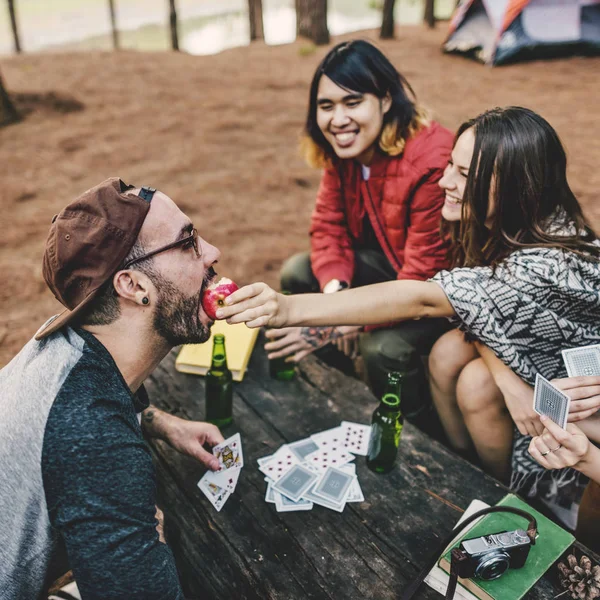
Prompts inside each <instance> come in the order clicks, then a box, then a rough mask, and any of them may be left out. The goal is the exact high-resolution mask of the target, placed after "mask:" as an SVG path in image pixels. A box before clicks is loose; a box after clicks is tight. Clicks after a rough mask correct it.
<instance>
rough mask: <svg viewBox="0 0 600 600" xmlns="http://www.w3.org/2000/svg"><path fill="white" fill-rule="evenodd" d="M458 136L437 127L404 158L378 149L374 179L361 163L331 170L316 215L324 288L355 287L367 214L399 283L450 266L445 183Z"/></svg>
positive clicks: (412, 143)
mask: <svg viewBox="0 0 600 600" xmlns="http://www.w3.org/2000/svg"><path fill="white" fill-rule="evenodd" d="M452 141H453V135H452V133H451V132H450V131H448V130H447V129H445V128H444V127H442V126H441V125H439V124H438V123H435V122H433V123H432V124H431V125H430V126H429V127H427V128H425V129H422V130H421V131H420V132H419V133H418V134H417V135H416V136H415V137H413V138H411V139H410V140H408V141H407V143H406V147H405V149H404V152H403V153H402V154H401V155H400V156H397V157H391V156H387V155H384V154H382V153H380V152H376V154H375V158H374V159H373V163H372V164H371V174H370V177H369V180H368V181H363V179H362V174H361V167H360V164H359V163H358V162H357V161H354V160H344V161H339V162H338V163H337V164H336V165H335V166H334V167H333V168H331V169H326V170H325V171H324V174H323V178H322V180H321V185H320V187H319V191H318V194H317V204H316V207H315V210H314V212H313V215H312V222H311V228H310V234H311V248H312V251H311V263H312V269H313V272H314V274H315V276H316V278H317V279H318V280H319V284H320V285H321V289H322V288H323V286H324V285H325V284H326V283H327V282H328V281H331V280H332V279H339V280H340V281H347V282H349V283H350V282H352V277H353V275H354V251H353V247H354V245H355V244H357V243H360V242H361V239H362V230H363V220H364V216H365V211H366V213H367V214H368V215H369V218H370V220H371V223H372V225H373V229H374V231H375V234H376V236H377V239H378V241H379V244H380V246H381V248H382V250H383V251H384V253H385V255H386V256H387V258H388V260H389V261H390V264H391V265H392V266H393V267H394V268H395V269H396V272H397V273H398V279H428V278H429V277H431V276H433V275H434V274H435V273H437V272H438V271H440V270H442V269H445V268H447V267H448V266H449V262H448V258H447V252H448V247H447V244H446V243H445V242H444V241H442V239H441V238H440V222H441V210H442V205H443V204H444V192H443V191H442V190H441V189H440V187H439V186H438V181H439V180H440V178H441V177H442V173H443V171H444V168H445V167H446V164H447V163H448V159H449V157H450V152H451V149H452Z"/></svg>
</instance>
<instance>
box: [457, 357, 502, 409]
mask: <svg viewBox="0 0 600 600" xmlns="http://www.w3.org/2000/svg"><path fill="white" fill-rule="evenodd" d="M456 399H457V401H458V406H459V408H460V410H461V412H462V413H463V414H477V413H482V412H486V411H489V410H491V409H498V410H501V409H502V406H503V398H502V394H501V393H500V390H499V389H498V387H497V386H496V383H495V382H494V378H493V377H492V374H491V373H490V370H489V369H488V368H487V366H486V364H485V362H484V361H483V359H482V358H476V359H475V360H472V361H471V362H469V364H467V365H466V366H465V367H464V369H463V370H462V371H461V373H460V376H459V378H458V382H457V384H456Z"/></svg>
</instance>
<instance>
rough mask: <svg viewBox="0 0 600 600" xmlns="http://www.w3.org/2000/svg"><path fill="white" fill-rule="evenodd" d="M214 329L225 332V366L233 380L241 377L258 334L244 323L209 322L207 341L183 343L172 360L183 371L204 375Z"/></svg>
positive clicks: (207, 366)
mask: <svg viewBox="0 0 600 600" xmlns="http://www.w3.org/2000/svg"><path fill="white" fill-rule="evenodd" d="M215 333H222V334H223V335H224V336H225V352H226V353H227V366H228V367H229V369H230V371H231V374H232V375H233V380H234V381H241V380H242V379H243V378H244V373H246V368H247V367H248V361H249V360H250V355H251V354H252V349H253V348H254V344H255V342H256V337H257V336H258V328H255V329H250V328H249V327H246V325H244V323H237V324H236V325H229V324H228V323H227V321H216V322H215V324H214V325H213V326H212V329H211V335H210V339H209V340H208V341H207V342H206V343H204V344H187V345H185V346H183V348H182V349H181V351H180V352H179V356H178V357H177V360H176V361H175V368H176V369H177V370H178V371H181V372H182V373H191V374H192V375H206V373H207V371H208V369H209V368H210V363H211V359H212V347H213V336H214V335H215Z"/></svg>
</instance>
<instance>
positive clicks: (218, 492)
mask: <svg viewBox="0 0 600 600" xmlns="http://www.w3.org/2000/svg"><path fill="white" fill-rule="evenodd" d="M212 452H213V454H214V456H216V457H217V458H218V459H219V466H220V468H219V470H217V471H207V472H206V473H205V474H204V476H203V477H202V479H201V480H200V481H199V482H198V487H199V488H200V489H201V490H202V492H203V493H204V495H205V496H206V497H207V498H208V499H209V501H210V503H211V504H212V505H213V506H214V507H215V508H216V509H217V511H220V510H221V508H223V505H224V504H225V502H227V499H228V498H229V496H230V495H231V494H232V493H233V491H234V490H235V486H236V485H237V482H238V479H239V476H240V471H241V469H242V467H243V466H244V454H243V451H242V440H241V438H240V434H239V433H236V434H235V435H233V436H231V437H230V438H229V439H227V440H225V441H224V442H222V443H220V444H219V445H218V446H215V447H214V448H213V450H212Z"/></svg>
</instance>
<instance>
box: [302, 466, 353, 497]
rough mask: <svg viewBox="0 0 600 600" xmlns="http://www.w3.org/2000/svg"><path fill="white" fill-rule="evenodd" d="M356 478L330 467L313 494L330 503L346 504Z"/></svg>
mask: <svg viewBox="0 0 600 600" xmlns="http://www.w3.org/2000/svg"><path fill="white" fill-rule="evenodd" d="M355 478H356V475H350V474H349V473H344V471H340V470H339V469H334V468H333V467H329V468H328V469H327V471H325V474H324V475H323V477H321V479H320V480H319V482H318V483H317V485H315V487H314V488H313V490H312V493H313V494H314V495H315V496H319V497H321V498H323V499H325V500H328V501H329V502H335V503H342V502H346V498H347V496H348V492H349V491H350V486H351V485H352V481H353V480H354V479H355Z"/></svg>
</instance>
